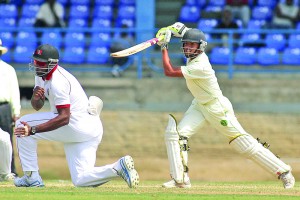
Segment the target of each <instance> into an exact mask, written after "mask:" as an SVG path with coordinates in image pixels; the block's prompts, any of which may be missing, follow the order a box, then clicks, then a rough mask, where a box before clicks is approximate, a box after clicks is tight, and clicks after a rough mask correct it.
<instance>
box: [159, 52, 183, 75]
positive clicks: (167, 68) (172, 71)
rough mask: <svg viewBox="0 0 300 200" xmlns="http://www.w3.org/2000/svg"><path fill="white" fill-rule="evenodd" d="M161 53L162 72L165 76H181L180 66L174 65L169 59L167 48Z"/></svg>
mask: <svg viewBox="0 0 300 200" xmlns="http://www.w3.org/2000/svg"><path fill="white" fill-rule="evenodd" d="M161 53H162V60H163V67H164V73H165V75H166V76H169V77H183V74H182V72H181V68H180V67H174V66H173V65H172V63H171V61H170V58H169V54H168V50H167V49H163V50H162V51H161Z"/></svg>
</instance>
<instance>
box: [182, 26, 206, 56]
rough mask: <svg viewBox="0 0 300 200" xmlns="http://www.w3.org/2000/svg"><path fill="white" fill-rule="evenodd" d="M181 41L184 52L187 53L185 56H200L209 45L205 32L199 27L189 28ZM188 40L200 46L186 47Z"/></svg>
mask: <svg viewBox="0 0 300 200" xmlns="http://www.w3.org/2000/svg"><path fill="white" fill-rule="evenodd" d="M181 42H182V49H183V53H184V54H185V56H186V57H187V58H194V57H196V56H198V55H199V54H201V53H202V52H204V51H205V48H206V46H207V42H206V38H205V35H204V33H203V32H202V31H200V30H199V29H195V28H192V29H189V30H188V31H186V32H185V34H184V35H183V37H182V39H181ZM186 42H193V43H198V44H199V47H198V48H197V49H191V48H189V47H185V43H186ZM190 50H194V51H193V52H192V51H190ZM195 50H198V51H195ZM188 52H192V53H188Z"/></svg>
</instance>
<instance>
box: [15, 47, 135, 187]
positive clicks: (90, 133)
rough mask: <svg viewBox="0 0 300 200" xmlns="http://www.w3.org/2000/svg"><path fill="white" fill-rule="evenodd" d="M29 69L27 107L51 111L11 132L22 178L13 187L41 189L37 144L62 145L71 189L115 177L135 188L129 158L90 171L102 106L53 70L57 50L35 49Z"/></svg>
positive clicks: (59, 70) (58, 70) (29, 118)
mask: <svg viewBox="0 0 300 200" xmlns="http://www.w3.org/2000/svg"><path fill="white" fill-rule="evenodd" d="M32 59H33V62H32V63H30V64H29V66H30V68H31V69H34V71H35V87H34V90H33V95H32V98H31V105H32V107H33V108H34V109H35V110H39V109H41V108H42V107H43V105H44V101H45V98H47V99H48V100H49V103H50V107H51V111H50V112H46V113H35V114H29V115H25V116H23V117H21V118H20V119H19V120H18V121H17V123H16V127H15V131H14V133H15V135H16V136H17V149H18V151H19V157H20V161H21V166H22V169H23V171H24V176H23V177H21V178H15V180H14V184H15V185H16V186H17V187H43V186H44V183H43V180H42V178H41V177H40V175H39V167H38V162H37V142H38V141H39V140H49V141H58V142H61V143H63V145H64V150H65V154H66V159H67V162H68V166H69V171H70V174H71V178H72V182H73V184H74V185H75V186H79V187H80V186H93V187H95V186H99V185H102V184H104V183H106V182H108V181H110V180H112V179H114V178H116V177H118V176H120V177H122V178H123V179H124V180H125V181H126V182H127V184H128V186H129V187H130V188H134V187H136V186H137V185H138V183H139V175H138V173H137V171H136V170H135V169H134V161H133V159H132V157H131V156H125V157H122V158H120V159H119V160H118V161H117V162H115V163H113V164H108V165H105V166H101V167H95V162H96V151H97V147H98V145H99V144H100V142H101V139H102V134H103V127H102V123H101V121H100V118H99V114H100V112H101V110H102V106H103V105H102V104H103V102H102V100H101V99H100V98H98V97H94V96H93V97H90V98H89V99H88V97H87V96H86V94H85V92H84V90H83V88H82V87H81V85H80V83H79V82H78V81H77V79H76V78H75V77H74V76H73V75H71V74H70V73H69V72H67V71H66V70H65V69H63V68H62V67H60V66H59V65H58V61H59V53H58V50H57V49H56V48H55V47H53V46H51V45H48V44H44V45H40V46H39V47H38V48H37V49H36V50H35V52H34V53H33V57H32Z"/></svg>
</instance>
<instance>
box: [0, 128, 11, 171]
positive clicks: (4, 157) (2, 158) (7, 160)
mask: <svg viewBox="0 0 300 200" xmlns="http://www.w3.org/2000/svg"><path fill="white" fill-rule="evenodd" d="M11 159H12V146H11V142H10V135H9V133H7V132H5V131H3V130H2V129H1V128H0V175H4V174H9V173H11Z"/></svg>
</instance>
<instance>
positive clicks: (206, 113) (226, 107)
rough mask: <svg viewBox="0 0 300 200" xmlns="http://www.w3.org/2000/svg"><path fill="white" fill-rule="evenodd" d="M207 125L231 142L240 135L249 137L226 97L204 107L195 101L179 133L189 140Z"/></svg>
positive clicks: (182, 122)
mask: <svg viewBox="0 0 300 200" xmlns="http://www.w3.org/2000/svg"><path fill="white" fill-rule="evenodd" d="M205 123H209V124H210V125H211V126H212V127H214V128H216V129H217V130H218V131H219V132H221V133H222V134H223V135H225V136H227V138H228V139H229V140H232V139H234V138H235V137H236V136H238V135H249V134H248V133H247V132H246V131H245V130H244V129H243V128H242V126H241V125H240V123H239V122H238V120H237V119H236V117H235V114H234V111H233V108H232V105H231V103H230V101H229V100H228V99H227V98H226V97H223V98H222V99H215V100H212V101H211V102H209V103H207V104H204V105H202V104H200V103H198V102H197V101H196V100H194V101H193V102H192V104H191V106H190V107H189V108H188V110H187V111H186V112H185V114H184V116H183V118H182V120H181V121H180V122H179V124H178V132H179V133H180V135H182V136H185V137H188V138H189V137H191V136H192V135H193V134H195V133H196V132H198V131H199V129H200V128H201V127H203V125H204V124H205Z"/></svg>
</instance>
